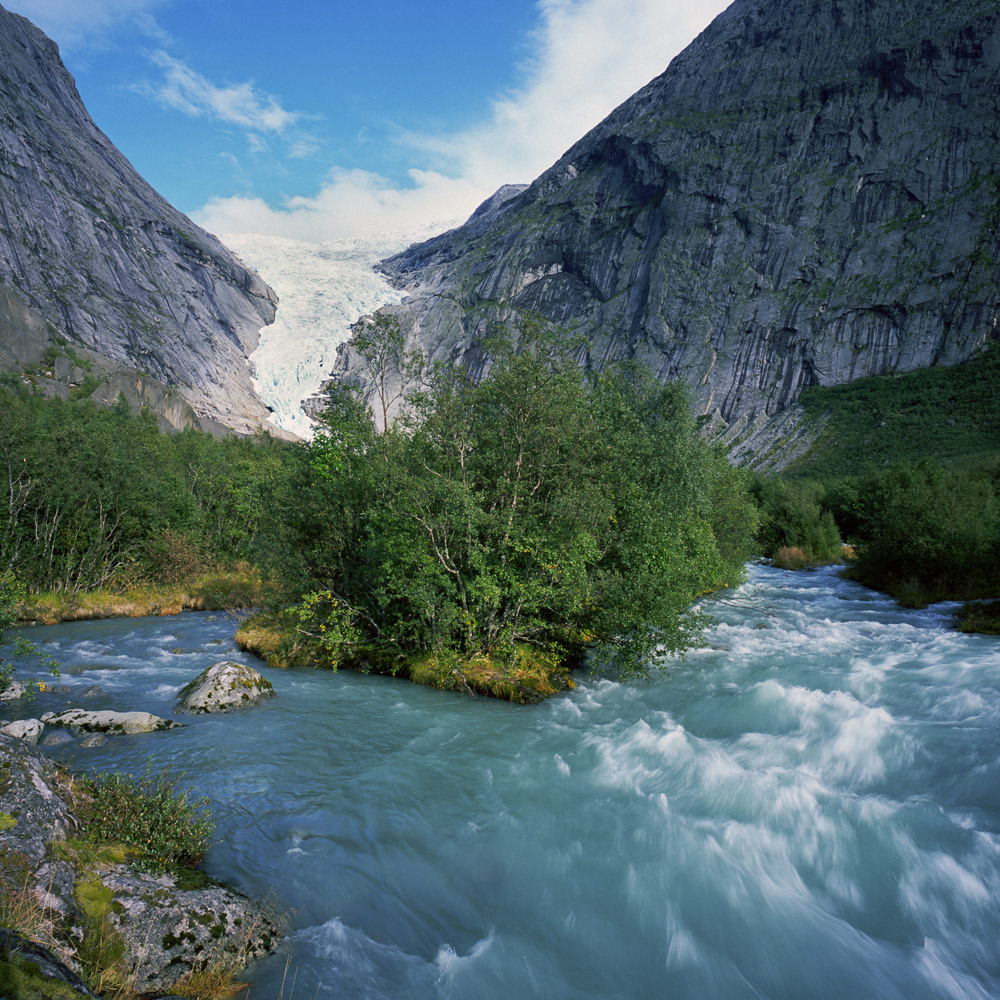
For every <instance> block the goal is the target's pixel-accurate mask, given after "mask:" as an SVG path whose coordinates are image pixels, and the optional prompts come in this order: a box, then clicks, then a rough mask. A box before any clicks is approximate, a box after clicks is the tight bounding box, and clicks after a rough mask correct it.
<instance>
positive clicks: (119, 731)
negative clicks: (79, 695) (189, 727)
mask: <svg viewBox="0 0 1000 1000" xmlns="http://www.w3.org/2000/svg"><path fill="white" fill-rule="evenodd" d="M41 721H42V722H44V723H45V725H46V726H60V727H65V728H68V729H72V730H73V731H74V732H75V733H110V734H111V735H115V736H131V735H134V734H136V733H153V732H158V731H159V730H161V729H177V728H178V727H179V726H181V725H182V723H180V722H174V721H173V719H161V718H160V717H159V716H158V715H151V714H150V713H149V712H88V711H86V710H85V709H82V708H69V709H66V711H65V712H46V713H45V714H44V715H43V716H42V720H41Z"/></svg>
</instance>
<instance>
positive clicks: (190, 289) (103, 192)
mask: <svg viewBox="0 0 1000 1000" xmlns="http://www.w3.org/2000/svg"><path fill="white" fill-rule="evenodd" d="M276 303H277V299H276V296H275V294H274V292H273V291H272V290H271V289H270V288H269V287H268V286H267V285H266V284H265V283H264V282H263V281H262V280H261V279H260V278H259V277H258V276H257V275H256V274H255V273H254V272H253V271H251V270H249V269H248V268H246V267H245V266H243V264H242V263H240V261H239V260H238V259H236V258H235V257H234V256H233V254H232V253H231V252H230V251H229V250H227V249H226V248H225V247H224V246H223V245H222V244H221V243H220V242H219V241H218V240H217V239H215V237H214V236H210V235H209V234H208V233H206V232H204V231H202V230H201V229H199V228H198V227H197V226H196V225H194V223H192V222H191V221H190V220H189V219H188V218H187V217H186V216H184V215H182V214H181V213H180V212H178V211H177V210H176V209H174V208H172V207H171V206H170V205H169V204H168V203H167V202H166V201H165V200H164V199H163V198H161V197H160V195H158V194H157V193H156V192H155V191H154V190H153V189H152V188H151V187H150V186H149V185H148V184H147V183H146V182H145V181H144V180H143V179H142V178H141V177H140V176H139V175H138V174H137V173H136V172H135V170H134V169H133V168H132V166H131V164H129V162H128V161H127V160H126V159H125V157H124V156H123V155H122V154H121V153H120V152H119V151H118V150H117V149H116V148H115V147H114V145H112V143H111V142H110V140H109V139H108V138H107V136H105V135H104V134H103V133H102V132H101V131H100V130H99V129H98V128H97V126H96V125H95V124H94V123H93V121H92V120H91V118H90V116H89V115H88V114H87V111H86V109H85V108H84V106H83V102H82V101H81V100H80V95H79V94H78V93H77V90H76V85H75V84H74V82H73V78H72V76H70V74H69V73H68V72H67V71H66V69H65V67H64V66H63V64H62V62H61V60H60V58H59V51H58V49H57V47H56V45H55V44H54V43H53V42H52V41H51V40H50V39H49V38H47V37H46V36H45V35H44V34H43V33H42V32H41V31H39V30H38V29H37V28H36V27H34V25H32V24H31V23H30V22H29V21H27V20H26V19H25V18H23V17H20V16H18V15H16V14H11V13H9V12H8V11H6V10H4V9H3V8H2V7H0V369H10V368H14V369H17V370H19V371H21V372H22V373H23V375H24V377H25V378H28V379H30V380H32V381H35V382H37V383H38V384H40V385H42V386H43V387H45V388H46V389H47V390H48V391H51V392H59V393H62V394H66V393H68V392H72V393H74V394H75V395H93V396H94V398H95V399H98V400H105V399H110V400H114V399H116V398H117V396H118V393H119V391H123V392H125V394H126V396H128V397H129V398H130V400H131V401H132V402H133V404H139V403H144V404H146V405H149V406H150V407H151V408H153V409H154V410H156V412H157V413H159V414H160V416H161V418H162V420H163V422H164V423H165V424H167V425H171V426H174V427H181V426H190V425H195V426H202V427H205V428H210V429H214V428H231V429H234V430H237V431H240V432H243V433H247V432H250V431H253V430H254V429H256V428H258V427H261V426H262V425H263V423H264V422H265V421H266V420H267V418H268V416H269V412H268V409H267V407H265V406H264V404H263V403H262V402H261V401H260V399H259V397H258V396H257V394H256V392H255V391H254V388H253V384H252V372H251V369H250V367H249V365H248V363H247V356H248V355H249V354H250V352H251V351H253V349H254V348H255V347H256V346H257V343H258V337H259V331H260V329H261V327H263V326H265V325H266V324H268V323H270V322H272V320H273V319H274V315H275V307H276Z"/></svg>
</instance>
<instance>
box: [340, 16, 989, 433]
mask: <svg viewBox="0 0 1000 1000" xmlns="http://www.w3.org/2000/svg"><path fill="white" fill-rule="evenodd" d="M998 93H1000V7H998V5H997V4H996V3H995V2H993V0H954V2H951V3H947V4H940V3H937V2H934V0H829V2H825V3H816V2H814V0H736V2H735V3H734V4H733V5H732V6H731V7H730V8H729V9H728V10H727V11H725V12H724V13H723V14H722V15H721V16H720V17H719V18H717V19H716V21H715V22H714V23H713V24H712V25H711V26H710V27H709V28H708V29H707V30H706V31H705V32H703V33H702V35H701V36H700V37H699V38H698V39H696V41H695V42H694V43H693V44H692V45H691V46H690V47H689V48H688V49H687V50H686V51H685V52H683V53H682V54H681V55H679V56H678V57H677V58H676V59H675V60H674V61H673V62H672V63H671V65H670V66H669V68H668V69H667V71H666V72H665V73H664V74H663V75H662V76H660V77H658V78H657V79H655V80H653V81H652V82H651V83H650V84H649V85H648V86H646V87H645V88H644V89H643V90H641V91H639V93H637V94H636V95H635V96H633V97H632V98H631V99H630V100H628V101H627V102H625V104H623V105H622V106H621V107H619V108H618V109H617V110H616V111H615V112H614V113H612V114H611V115H610V116H609V117H608V118H607V119H606V120H605V121H604V122H602V123H601V124H600V125H599V126H598V127H597V128H595V129H594V130H593V131H592V132H590V133H589V134H588V135H587V136H585V137H584V138H583V139H581V140H580V142H578V143H577V144H576V145H575V146H573V147H572V148H571V149H570V150H569V151H568V152H567V153H566V154H565V155H564V156H563V157H562V158H561V159H560V160H559V161H558V163H556V164H555V165H554V166H553V167H552V168H551V169H549V170H548V171H546V172H545V173H544V174H543V175H542V176H541V177H539V178H538V179H537V180H536V181H535V182H534V183H533V184H532V185H531V186H530V187H529V188H528V189H527V190H525V191H523V192H521V193H520V194H515V195H514V197H512V198H510V199H507V200H506V201H502V203H501V204H499V205H496V206H492V207H488V208H485V209H484V210H483V211H482V212H481V213H477V214H476V215H474V216H473V217H472V218H471V219H470V220H469V221H468V222H467V223H466V224H465V225H464V226H462V227H461V228H459V229H457V230H454V231H452V232H450V233H446V234H443V235H442V236H439V237H437V238H435V239H433V240H430V241H428V242H427V243H424V244H422V245H420V246H417V247H412V248H410V249H409V250H407V251H405V252H403V253H402V254H399V255H398V256H396V257H394V258H391V259H389V260H388V261H386V262H384V263H383V269H384V270H385V271H386V273H387V274H388V275H389V276H390V278H391V279H392V280H393V281H394V282H395V283H396V284H397V286H398V287H400V288H402V289H404V290H405V291H406V292H407V293H408V294H409V298H407V299H405V300H404V301H403V302H402V303H400V304H399V305H397V306H392V307H388V308H387V310H386V311H387V312H391V313H393V314H395V315H397V316H398V317H399V318H400V321H401V324H402V326H403V329H404V332H405V334H406V336H407V342H408V345H409V346H410V347H421V348H422V349H423V350H424V351H425V353H426V354H427V355H429V357H430V359H431V360H440V359H446V358H452V359H457V360H459V361H460V362H461V363H462V364H463V365H464V366H465V367H466V368H467V369H469V370H470V371H472V372H473V373H479V372H481V371H482V370H483V366H484V364H485V358H484V356H483V351H482V349H481V347H480V341H481V338H482V336H483V334H484V333H485V332H486V331H487V330H488V328H489V326H490V324H491V323H495V322H496V321H498V320H505V319H509V318H510V314H511V308H512V307H518V308H521V309H525V310H531V311H534V312H537V313H540V314H542V315H543V316H545V317H547V318H548V319H549V320H551V321H553V322H555V323H558V324H561V325H563V326H565V327H566V328H568V329H569V330H571V331H574V332H578V333H583V334H585V337H586V342H587V345H588V346H587V347H586V349H585V350H584V351H583V352H582V353H581V357H580V361H581V363H582V364H586V365H591V366H601V365H603V364H606V363H607V362H609V361H612V360H614V359H618V358H637V359H640V360H642V361H645V362H647V363H648V364H649V365H651V366H652V368H653V370H654V371H655V372H656V373H657V374H658V375H659V376H660V377H661V378H663V379H674V378H686V379H688V381H689V382H690V384H691V387H692V389H693V392H694V397H695V403H696V407H697V410H698V411H699V412H700V413H704V414H712V413H714V414H716V415H717V418H718V419H720V420H722V421H724V422H725V423H726V424H732V423H733V422H735V421H737V420H739V419H740V418H745V420H746V421H749V422H753V421H754V420H755V419H756V418H758V417H761V416H770V415H772V414H775V413H777V412H779V411H782V410H783V409H785V408H786V407H788V406H789V404H791V403H793V402H794V401H795V400H796V399H797V398H798V396H799V394H800V393H801V391H802V390H803V389H804V388H805V387H807V386H810V385H815V384H820V385H833V384H839V383H843V382H848V381H851V380H853V379H856V378H859V377H862V376H865V375H872V374H883V373H888V372H902V371H911V370H914V369H917V368H921V367H926V366H929V365H935V364H953V363H956V362H959V361H962V360H965V359H967V358H969V357H970V356H971V355H973V354H974V353H975V352H976V351H977V349H978V348H979V347H981V345H983V343H984V342H985V341H986V340H987V339H989V338H993V337H997V336H1000V328H998V323H1000V281H998V278H1000V271H998V256H1000V168H998V166H997V164H998V163H1000V109H998V103H997V94H998ZM345 372H350V373H361V372H362V369H361V367H360V365H359V363H358V359H357V357H356V355H354V354H353V353H352V352H351V351H350V349H345V350H344V351H343V352H342V354H341V357H340V359H339V367H338V374H340V375H342V374H344V373H345Z"/></svg>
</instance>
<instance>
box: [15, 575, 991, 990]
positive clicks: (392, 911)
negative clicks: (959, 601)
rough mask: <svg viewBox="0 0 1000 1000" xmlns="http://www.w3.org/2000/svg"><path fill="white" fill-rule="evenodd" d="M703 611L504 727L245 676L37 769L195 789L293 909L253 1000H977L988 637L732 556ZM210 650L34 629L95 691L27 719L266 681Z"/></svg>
mask: <svg viewBox="0 0 1000 1000" xmlns="http://www.w3.org/2000/svg"><path fill="white" fill-rule="evenodd" d="M705 610H707V611H709V612H711V613H712V614H713V615H714V616H715V618H716V619H717V624H716V625H715V626H714V627H713V628H712V629H711V630H710V632H709V633H708V636H707V639H708V643H709V645H708V646H707V647H706V648H705V649H702V650H698V651H695V652H693V653H690V654H689V655H688V656H687V658H686V659H684V660H676V661H672V662H670V663H669V664H668V666H667V669H666V671H665V672H663V673H662V674H660V675H659V676H658V677H657V678H656V679H655V680H652V681H648V682H638V683H636V682H630V683H627V684H619V683H616V682H614V681H613V680H609V679H607V678H601V677H599V676H586V675H584V676H582V677H581V678H580V683H579V685H578V687H577V688H576V690H575V691H573V692H570V693H567V694H565V695H561V696H559V697H556V698H554V699H551V700H550V701H548V702H545V703H543V704H541V705H537V706H533V707H527V708H524V707H518V706H512V705H508V704H504V703H499V702H494V701H489V700H483V699H480V700H473V699H471V698H468V697H465V696H459V695H455V694H450V693H441V692H435V691H431V690H428V689H425V688H421V687H417V686H415V685H411V684H409V683H407V682H404V681H398V680H394V679H390V678H382V677H365V676H361V675H358V674H352V673H346V672H345V673H342V674H331V673H319V672H310V671H306V670H289V671H278V670H269V669H267V668H266V667H262V668H261V669H262V670H263V671H264V672H265V673H266V675H267V676H268V677H269V679H270V680H271V681H272V682H273V683H274V686H275V689H276V690H277V692H278V696H277V698H275V699H273V700H272V701H271V702H269V703H267V704H266V705H264V706H263V707H260V708H256V709H252V710H249V711H247V712H244V713H238V714H234V715H228V716H202V717H198V718H193V719H188V720H186V721H187V722H188V725H187V727H186V728H184V729H180V730H174V731H171V732H165V733H157V734H150V735H148V736H137V737H127V738H118V739H114V740H112V741H110V742H109V743H108V745H107V746H105V747H103V748H100V749H92V750H84V749H80V748H78V747H76V746H75V745H70V746H67V747H65V748H58V749H57V750H54V751H53V752H54V753H58V755H59V756H61V757H62V758H63V759H64V760H65V761H66V762H67V763H70V764H71V765H72V766H74V767H77V768H83V769H95V770H97V769H107V768H120V769H124V770H131V771H141V770H143V768H144V767H145V763H146V760H147V758H149V757H150V756H151V757H152V759H153V761H154V762H155V765H156V767H163V766H168V765H169V766H170V767H172V768H173V769H174V771H175V772H176V771H184V772H185V778H184V784H185V786H187V787H190V788H192V789H194V790H196V791H197V792H198V793H199V794H205V795H207V796H208V797H209V798H210V799H211V801H212V804H213V809H214V813H215V817H216V833H217V842H216V844H215V845H214V846H213V847H212V849H211V851H210V853H209V855H208V857H207V859H206V867H207V868H208V870H209V871H210V872H211V873H212V874H213V875H215V876H217V877H219V878H222V879H225V880H227V881H230V882H232V883H234V884H235V885H237V886H239V887H241V888H242V889H243V890H245V891H247V892H249V893H251V894H257V895H265V894H270V895H271V897H272V898H273V899H274V901H275V902H276V903H277V905H278V906H279V907H280V908H282V909H283V910H286V911H287V912H288V913H289V915H290V916H289V920H290V929H291V932H290V936H289V938H288V940H287V942H286V943H285V944H284V946H283V947H282V949H281V951H280V953H279V954H277V955H275V956H273V957H272V958H270V959H268V960H266V961H264V962H262V963H259V964H258V965H256V966H255V967H254V968H253V969H252V971H251V976H250V978H251V980H252V983H253V985H252V988H251V993H250V996H251V997H252V998H256V1000H276V998H277V997H278V996H279V994H280V995H282V996H283V998H284V1000H295V998H301V1000H311V998H313V997H317V998H320V1000H324V998H329V1000H334V998H338V1000H342V998H349V1000H354V998H364V1000H381V998H393V1000H400V998H407V1000H409V998H413V1000H422V998H454V1000H466V998H470V1000H478V998H498V1000H499V998H510V1000H525V998H529V997H540V998H541V997H544V998H546V1000H559V998H598V997H600V998H622V1000H645V998H660V997H664V998H666V997H670V998H676V1000H685V998H691V1000H696V998H697V1000H716V998H718V1000H739V998H744V997H745V998H762V997H766V998H769V1000H779V998H781V1000H785V998H787V1000H804V998H810V1000H821V998H831V1000H845V998H850V1000H865V998H871V1000H892V998H899V1000H919V998H925V997H926V998H932V997H933V998H959V997H962V998H984V1000H985V998H992V1000H995V998H997V997H998V996H1000V945H998V942H1000V728H998V724H1000V640H998V639H997V638H996V637H986V636H965V635H961V634H958V633H956V632H953V631H949V630H948V629H947V624H948V610H949V609H948V608H945V607H941V606H939V607H936V608H931V609H929V610H926V611H908V610H905V609H902V608H899V607H897V606H896V605H895V604H894V603H893V602H892V601H891V600H890V599H888V598H886V597H884V596H883V595H880V594H877V593H875V592H872V591H868V590H865V589H863V588H861V587H859V586H857V585H854V584H851V583H849V582H847V581H844V580H841V579H840V578H839V577H837V576H836V574H835V573H834V572H833V571H832V570H820V571H816V572H812V573H798V574H794V573H788V572H782V571H779V570H775V569H771V568H768V567H761V566H754V567H752V568H751V570H750V577H749V580H748V582H747V583H746V584H745V585H744V586H743V587H742V588H740V589H739V590H738V591H735V592H730V593H728V594H726V595H723V599H722V600H721V601H719V600H711V601H706V603H705ZM232 631H233V624H232V622H231V621H230V620H229V619H227V618H226V616H224V615H216V614H206V613H191V614H185V615H181V616H177V617H174V618H147V619H134V620H125V621H121V620H119V621H109V622H80V623H72V624H65V625H59V626H52V627H49V628H45V629H35V630H32V632H31V637H32V638H33V639H35V640H36V641H41V642H44V648H45V651H46V652H47V653H49V654H50V655H53V656H55V657H57V658H59V659H60V660H62V662H63V663H64V665H65V683H69V684H71V685H73V686H74V689H78V690H79V691H82V690H83V689H84V688H86V687H88V686H90V685H92V684H95V683H96V684H98V685H100V687H101V688H102V689H103V690H104V692H105V694H104V695H101V696H98V697H96V698H92V699H88V700H86V701H83V700H80V699H79V698H75V697H70V696H67V695H57V694H51V693H47V694H42V695H39V696H38V700H37V703H36V704H35V705H34V706H32V708H31V711H32V713H33V714H37V713H41V712H43V711H46V710H48V709H50V708H58V707H64V706H66V705H67V704H68V703H72V704H78V705H81V706H87V707H94V708H118V709H144V710H147V711H152V712H155V713H157V714H160V715H166V716H169V715H171V711H172V708H173V702H174V697H175V695H176V692H177V690H178V689H179V688H180V687H181V686H182V685H183V684H184V683H185V682H186V681H188V680H189V679H190V678H192V677H194V676H195V675H196V674H197V673H198V672H199V671H200V670H202V669H203V668H204V667H206V666H207V665H209V664H210V663H213V662H215V661H217V660H220V659H224V658H234V659H240V660H243V661H245V662H255V663H256V665H258V666H260V664H259V662H258V661H254V660H253V658H252V657H248V656H245V655H243V654H240V653H238V652H237V651H236V649H235V647H234V645H233V644H232V639H231V636H232ZM75 693H76V690H75ZM3 717H4V718H12V717H14V712H13V709H12V707H11V706H9V705H8V706H5V707H4V708H3ZM286 964H287V973H286ZM283 979H284V985H283V986H282V980H283Z"/></svg>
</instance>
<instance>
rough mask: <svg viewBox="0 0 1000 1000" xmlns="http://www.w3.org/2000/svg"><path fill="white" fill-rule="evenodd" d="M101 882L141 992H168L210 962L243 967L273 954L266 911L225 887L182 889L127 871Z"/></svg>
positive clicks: (273, 933) (170, 879)
mask: <svg viewBox="0 0 1000 1000" xmlns="http://www.w3.org/2000/svg"><path fill="white" fill-rule="evenodd" d="M101 882H102V883H103V884H104V886H105V887H106V888H108V889H110V890H111V893H112V902H111V904H110V912H109V921H110V922H111V924H112V925H113V926H114V929H115V931H116V932H117V933H118V934H120V935H121V937H122V940H123V941H124V944H125V948H126V951H127V953H128V954H129V956H130V957H132V959H133V960H134V961H135V963H136V988H137V990H138V991H139V992H141V993H153V992H156V991H162V990H165V989H168V988H169V987H170V986H171V985H172V984H173V983H176V982H177V980H178V979H180V978H181V976H183V975H184V974H185V973H187V972H190V971H191V969H193V968H199V967H200V966H201V964H202V963H203V962H204V961H205V960H206V959H210V960H213V961H222V962H224V961H227V960H230V961H232V964H233V965H234V966H236V967H240V966H242V965H244V964H246V963H247V962H248V961H251V960H252V959H254V958H259V957H260V956H262V955H266V954H268V953H269V952H270V951H272V950H273V948H274V944H275V943H276V942H277V940H278V938H279V936H280V933H279V930H278V928H277V925H276V924H275V922H274V920H273V918H272V917H271V916H270V914H269V913H268V911H267V910H266V908H265V907H263V906H262V905H260V904H259V903H255V902H254V901H253V900H250V899H248V898H247V897H246V896H243V895H241V894H239V893H237V892H234V891H233V890H231V889H228V888H226V887H225V886H221V885H209V886H205V887H203V888H199V889H181V888H179V887H178V885H177V878H176V877H175V876H173V875H161V876H153V875H146V874H143V873H142V872H131V871H126V870H125V869H123V868H116V869H115V870H112V871H108V872H105V873H102V875H101Z"/></svg>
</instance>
